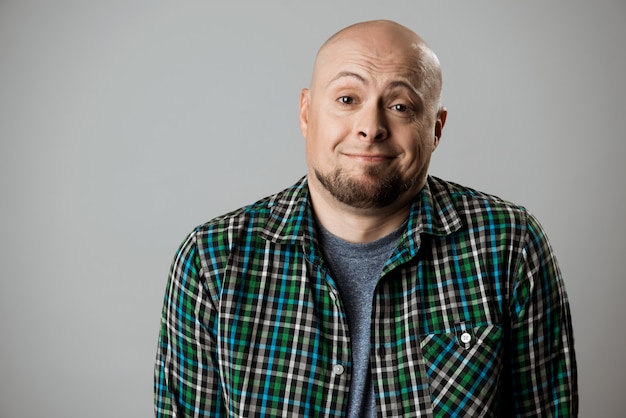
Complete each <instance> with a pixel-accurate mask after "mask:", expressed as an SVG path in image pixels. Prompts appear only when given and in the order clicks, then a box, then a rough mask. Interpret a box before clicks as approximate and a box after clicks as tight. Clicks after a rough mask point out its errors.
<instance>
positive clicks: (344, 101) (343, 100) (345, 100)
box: [337, 96, 354, 105]
mask: <svg viewBox="0 0 626 418" xmlns="http://www.w3.org/2000/svg"><path fill="white" fill-rule="evenodd" d="M337 101H339V103H341V104H345V105H351V104H354V97H350V96H341V97H340V98H338V99H337Z"/></svg>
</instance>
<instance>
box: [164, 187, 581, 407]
mask: <svg viewBox="0 0 626 418" xmlns="http://www.w3.org/2000/svg"><path fill="white" fill-rule="evenodd" d="M372 303H373V312H372V323H371V355H370V364H371V373H372V384H373V387H374V391H375V397H376V406H377V409H378V415H379V416H384V417H417V416H426V417H431V416H468V417H479V416H480V417H482V416H555V417H556V416H559V417H570V416H576V414H577V411H578V395H577V380H576V362H575V356H574V345H573V335H572V326H571V320H570V312H569V307H568V302H567V296H566V293H565V289H564V285H563V281H562V279H561V275H560V272H559V269H558V266H557V264H556V260H555V258H554V255H553V253H552V249H551V248H550V245H549V244H548V241H547V238H546V236H545V234H544V232H543V230H542V229H541V226H540V225H539V223H538V222H537V220H536V219H535V218H534V217H533V216H532V215H530V214H529V213H528V212H526V211H525V210H524V209H523V208H521V207H518V206H514V205H512V204H510V203H507V202H505V201H503V200H501V199H498V198H496V197H493V196H490V195H486V194H483V193H480V192H477V191H474V190H471V189H467V188H464V187H461V186H459V185H456V184H452V183H448V182H444V181H442V180H439V179H437V178H434V177H429V179H428V183H427V185H426V186H425V187H424V188H423V190H422V192H421V193H420V194H418V195H417V196H416V199H415V201H414V204H413V206H412V209H411V213H410V216H409V219H408V224H407V228H406V231H405V233H404V234H403V236H402V238H401V239H400V240H399V242H398V245H397V247H396V248H395V250H394V252H393V253H392V255H391V257H390V258H389V260H388V261H387V263H386V265H385V267H384V269H383V272H382V274H381V277H380V281H379V283H378V285H377V287H376V291H375V294H374V298H373V301H372ZM349 335H350V334H349V332H348V328H347V321H346V315H345V309H344V307H343V305H342V301H341V298H340V297H339V295H338V292H337V287H336V286H335V283H334V281H333V278H332V277H331V275H330V274H329V271H328V270H327V267H326V266H325V263H324V260H323V259H322V256H321V250H320V248H319V246H318V243H317V240H316V233H315V225H314V220H313V215H312V212H311V207H310V204H309V194H308V187H307V180H306V178H304V179H302V180H301V181H300V182H299V183H298V184H296V185H294V186H293V187H291V188H289V189H287V190H285V191H283V192H281V193H278V194H276V195H274V196H271V197H268V198H266V199H263V200H261V201H259V202H257V203H255V204H253V205H251V206H248V207H245V208H242V209H240V210H237V211H235V212H232V213H230V214H228V215H225V216H222V217H220V218H217V219H214V220H212V221H210V222H208V223H207V224H205V225H202V226H200V227H198V228H196V229H195V230H194V231H193V232H192V233H191V234H190V235H189V236H188V237H187V239H186V240H185V241H184V243H183V244H182V246H181V247H180V249H179V251H178V253H177V255H176V257H175V259H174V262H173V264H172V268H171V272H170V277H169V281H168V284H167V290H166V295H165V303H164V307H163V318H162V322H161V332H160V337H159V344H158V352H157V360H156V367H155V380H154V389H155V413H156V416H158V417H174V416H177V417H225V416H233V417H253V416H270V417H286V416H289V417H291V416H302V417H341V416H345V412H344V411H345V410H346V405H347V402H348V392H349V390H350V377H351V368H352V363H351V348H350V347H351V345H350V336H349Z"/></svg>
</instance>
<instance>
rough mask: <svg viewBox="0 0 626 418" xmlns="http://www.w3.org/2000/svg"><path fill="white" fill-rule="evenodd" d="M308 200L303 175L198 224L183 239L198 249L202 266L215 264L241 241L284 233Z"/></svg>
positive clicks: (245, 241) (221, 260) (299, 214)
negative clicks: (244, 204) (271, 192)
mask: <svg viewBox="0 0 626 418" xmlns="http://www.w3.org/2000/svg"><path fill="white" fill-rule="evenodd" d="M307 200H308V187H307V181H306V177H304V178H302V179H300V180H299V181H298V182H297V183H295V184H294V185H293V186H291V187H289V188H286V189H284V190H282V191H280V192H278V193H275V194H273V195H271V196H267V197H264V198H262V199H260V200H258V201H256V202H254V203H252V204H250V205H247V206H244V207H241V208H238V209H236V210H233V211H231V212H228V213H226V214H223V215H221V216H218V217H216V218H213V219H211V220H210V221H208V222H206V223H204V224H201V225H199V226H197V227H196V228H194V229H193V231H192V232H191V233H190V234H189V235H188V237H187V238H186V240H185V242H186V243H187V244H188V245H193V246H195V247H196V248H197V252H198V255H199V256H200V258H201V260H202V262H203V264H205V267H209V265H213V266H215V267H217V266H219V265H221V264H223V262H224V261H225V258H226V257H228V255H229V254H230V253H231V252H232V250H233V249H234V248H235V247H236V246H238V245H243V244H242V243H245V245H252V244H253V242H254V241H258V240H262V239H266V238H268V237H271V236H272V234H279V235H280V234H284V233H285V232H284V231H285V230H287V229H290V228H288V227H286V226H285V225H292V224H294V223H296V221H297V220H298V219H300V218H301V217H302V215H301V213H302V212H304V207H305V206H306V202H307ZM294 219H295V220H296V221H294ZM291 229H293V228H291Z"/></svg>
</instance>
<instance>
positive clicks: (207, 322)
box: [154, 233, 224, 418]
mask: <svg viewBox="0 0 626 418" xmlns="http://www.w3.org/2000/svg"><path fill="white" fill-rule="evenodd" d="M215 318H216V316H215V310H214V309H213V305H212V303H211V299H210V298H209V297H208V295H207V292H206V287H205V285H203V274H202V267H201V263H200V259H199V256H198V247H197V245H196V235H195V234H194V233H192V234H190V235H189V236H188V237H187V239H186V240H185V242H184V243H183V244H182V245H181V247H180V248H179V251H178V253H177V255H176V257H175V259H174V261H173V263H172V266H171V269H170V274H169V279H168V283H167V287H166V292H165V300H164V304H163V310H162V318H161V328H160V333H159V342H158V348H157V356H156V363H155V370H154V411H155V416H156V417H159V418H160V417H179V418H183V417H185V418H186V417H218V416H224V414H222V413H221V412H222V411H221V409H222V402H221V399H222V394H221V390H220V385H219V372H218V369H217V361H216V350H215V334H214V327H213V324H214V323H215Z"/></svg>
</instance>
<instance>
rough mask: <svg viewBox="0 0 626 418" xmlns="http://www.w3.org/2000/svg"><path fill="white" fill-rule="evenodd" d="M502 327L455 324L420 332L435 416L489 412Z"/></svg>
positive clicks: (496, 382) (497, 373) (495, 388)
mask: <svg viewBox="0 0 626 418" xmlns="http://www.w3.org/2000/svg"><path fill="white" fill-rule="evenodd" d="M502 338H503V332H502V328H501V327H500V326H498V325H492V324H490V325H480V326H473V325H472V324H471V323H469V322H462V323H458V324H455V329H454V331H451V332H444V333H434V334H427V335H424V336H422V338H421V340H420V348H421V351H422V354H423V356H424V361H425V365H426V373H427V375H428V381H429V387H430V395H431V399H432V402H433V412H434V415H435V416H471V417H483V416H493V415H495V414H496V413H497V409H498V396H497V393H498V385H499V378H500V373H501V370H502Z"/></svg>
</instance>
